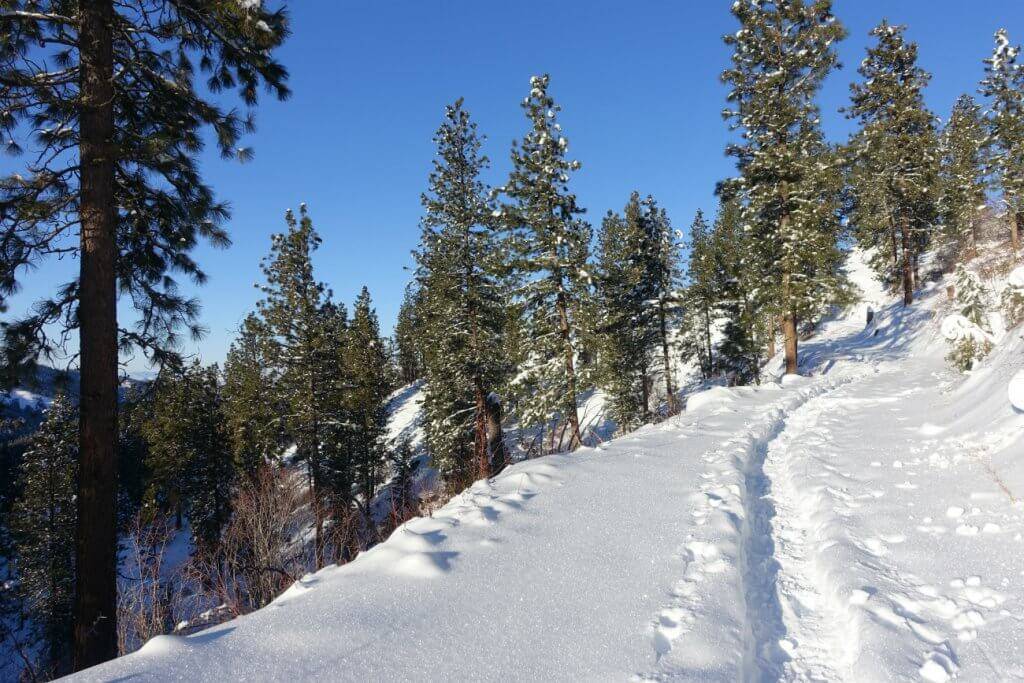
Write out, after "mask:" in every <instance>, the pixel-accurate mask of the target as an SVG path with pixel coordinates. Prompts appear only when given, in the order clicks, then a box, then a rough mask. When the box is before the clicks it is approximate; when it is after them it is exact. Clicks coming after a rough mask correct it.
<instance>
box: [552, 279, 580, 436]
mask: <svg viewBox="0 0 1024 683" xmlns="http://www.w3.org/2000/svg"><path fill="white" fill-rule="evenodd" d="M561 289H562V288H561V282H559V292H558V299H557V301H556V306H557V308H558V320H559V326H560V331H561V335H562V345H563V347H564V350H565V373H566V388H567V389H568V391H569V395H568V396H566V397H565V405H566V406H568V407H569V410H568V415H567V416H566V417H567V419H568V420H569V429H571V430H572V439H571V441H570V442H569V450H570V451H574V450H576V449H577V448H579V447H580V446H582V445H583V436H582V434H580V416H579V411H578V410H577V407H576V368H575V367H574V365H573V357H572V356H573V353H572V335H571V333H570V331H569V310H568V305H567V304H566V301H565V292H563V291H561ZM559 445H561V444H559Z"/></svg>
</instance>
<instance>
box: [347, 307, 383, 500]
mask: <svg viewBox="0 0 1024 683" xmlns="http://www.w3.org/2000/svg"><path fill="white" fill-rule="evenodd" d="M346 362H347V365H348V381H349V382H350V383H351V384H350V386H351V389H350V390H349V392H348V397H349V402H350V403H349V413H350V417H349V419H350V420H351V423H352V425H353V435H352V439H353V442H352V454H353V471H354V476H355V482H356V485H357V486H358V488H359V491H360V493H361V494H362V496H363V502H364V504H365V505H366V509H367V510H369V505H370V502H371V501H372V500H373V495H374V493H375V492H376V490H377V488H376V487H377V484H378V483H380V477H381V470H382V467H383V463H384V455H385V453H384V437H385V434H386V432H387V400H388V394H389V389H390V387H389V385H388V377H387V368H388V365H387V356H386V355H385V353H384V342H383V340H382V339H381V337H380V324H379V323H378V322H377V313H376V312H375V311H374V310H373V303H372V301H371V300H370V292H369V290H367V289H366V287H363V290H362V292H360V294H359V297H358V298H357V299H356V303H355V306H354V307H353V310H352V321H351V323H350V325H349V328H348V343H347V353H346Z"/></svg>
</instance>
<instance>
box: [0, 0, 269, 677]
mask: <svg viewBox="0 0 1024 683" xmlns="http://www.w3.org/2000/svg"><path fill="white" fill-rule="evenodd" d="M274 4H278V3H274ZM269 5H270V3H261V2H255V1H252V2H249V1H247V2H239V1H238V0H196V1H189V2H170V1H166V0H156V1H148V0H147V1H145V2H144V1H142V0H124V1H119V2H114V0H90V2H77V3H70V2H67V1H66V0H5V1H4V2H3V3H2V7H3V11H2V12H0V82H2V83H3V87H2V88H0V131H2V134H0V137H2V138H3V140H4V146H5V147H6V149H7V150H8V151H9V152H14V153H18V152H20V151H21V150H22V149H29V150H31V153H30V154H29V155H28V159H27V160H26V162H25V164H24V167H23V168H13V167H12V166H11V165H9V164H8V165H5V177H4V178H3V179H2V181H0V205H2V206H3V207H4V211H3V213H4V219H3V222H2V224H0V309H2V308H3V307H4V301H5V299H6V297H7V296H8V295H9V294H11V293H13V292H16V291H18V290H19V289H20V285H21V280H22V279H23V276H24V275H25V274H26V273H27V272H30V271H32V270H34V266H35V265H38V264H39V263H40V262H42V261H44V260H46V259H47V258H65V257H68V258H70V259H72V260H73V261H77V263H78V264H79V269H80V270H79V272H78V273H77V277H75V278H71V279H69V281H68V282H65V283H62V284H60V285H59V286H54V287H53V288H52V289H51V291H52V292H54V293H53V295H52V296H47V297H44V298H42V299H41V300H40V301H38V302H36V305H34V306H31V307H29V306H26V307H25V309H26V310H27V311H29V312H28V314H27V315H26V316H25V317H24V318H21V319H19V320H14V321H11V322H12V324H11V325H10V326H8V327H7V328H6V330H5V334H4V340H3V349H2V354H0V366H6V367H7V368H11V367H14V368H18V369H28V366H29V365H30V363H31V362H32V361H34V360H35V359H36V358H37V357H38V355H39V354H40V353H45V352H46V351H48V350H52V349H53V348H55V347H60V346H62V345H63V343H64V342H65V341H66V340H68V339H69V338H70V337H71V336H72V335H73V334H74V333H75V331H76V330H77V333H78V337H79V343H78V347H77V349H76V351H77V353H78V360H79V366H80V372H81V394H82V401H81V410H80V420H81V422H82V425H83V426H82V429H81V449H80V451H81V465H82V467H81V477H79V487H80V489H81V490H80V491H79V495H78V498H77V504H78V507H79V509H80V511H81V514H80V518H81V519H82V520H88V521H87V522H85V521H83V524H82V527H81V529H79V532H80V538H79V539H78V542H77V548H78V551H79V553H80V556H79V559H78V567H79V571H78V572H77V580H78V582H79V586H78V589H77V590H76V595H77V608H76V619H75V621H76V628H75V634H76V638H75V643H76V645H75V668H76V669H81V668H85V667H87V666H92V665H94V664H98V663H99V662H102V661H105V660H107V659H111V658H113V657H115V656H117V586H116V578H117V577H116V571H117V529H116V521H117V520H116V518H115V510H116V509H117V505H116V488H117V486H116V481H117V477H116V471H117V453H116V445H117V400H118V351H119V345H120V347H121V348H125V347H129V346H132V347H136V348H142V349H144V350H145V352H146V353H147V355H150V356H156V357H157V358H158V360H159V359H164V358H166V357H167V356H168V354H171V353H173V350H174V342H175V340H176V339H177V333H178V330H179V329H180V328H182V327H184V328H185V329H188V330H189V331H193V332H194V331H198V329H199V328H198V326H197V325H196V322H195V318H196V315H197V311H198V306H197V305H196V303H195V301H194V300H193V299H191V298H189V297H187V296H183V295H182V293H181V291H180V290H179V289H178V288H177V286H176V283H175V277H176V276H177V275H178V274H180V275H182V276H184V277H187V278H190V279H193V280H195V281H196V282H202V281H203V280H204V279H205V276H204V275H203V273H202V271H201V270H200V269H199V267H198V265H197V264H196V262H195V261H194V260H193V259H192V257H191V256H190V252H191V251H192V250H193V249H194V248H195V246H196V245H197V244H198V243H199V241H201V240H204V239H205V240H208V241H210V242H211V243H212V244H214V245H224V244H226V243H227V241H228V238H227V235H226V233H225V231H224V229H223V222H224V220H225V219H226V218H227V216H228V209H227V206H226V205H225V204H224V203H222V202H219V201H217V199H216V198H215V196H214V194H213V191H212V190H211V188H210V187H209V186H208V185H207V184H206V183H205V182H204V181H203V177H202V173H201V172H200V168H199V164H198V159H199V157H200V156H201V154H202V149H203V142H204V140H207V139H209V140H210V141H211V142H212V143H213V144H216V146H217V147H218V149H219V151H220V152H221V154H222V155H223V156H225V157H239V158H241V159H245V158H248V156H249V155H250V151H249V150H247V149H245V148H240V147H239V146H238V145H239V138H240V135H241V134H242V133H244V132H249V131H251V130H252V128H253V119H252V117H251V116H250V115H249V113H248V112H246V111H244V110H242V111H240V110H239V109H238V108H236V107H234V106H230V105H229V99H230V98H228V97H227V96H226V95H227V92H225V91H230V90H237V92H238V95H239V98H240V99H241V100H242V101H243V103H244V105H245V108H246V109H251V108H252V107H254V106H255V104H256V100H257V94H258V92H259V90H260V87H261V86H264V85H265V86H266V88H267V90H269V91H270V92H272V93H274V94H276V95H277V97H278V98H280V99H284V98H286V97H287V96H288V94H289V91H288V89H287V87H286V85H285V83H286V81H287V72H286V71H285V69H284V68H283V67H282V66H281V65H280V64H279V63H278V62H277V61H276V60H275V59H274V51H275V50H276V49H277V48H278V47H279V46H280V45H281V44H282V42H283V41H284V39H285V37H286V36H287V35H288V33H289V29H288V21H287V14H286V12H284V10H282V9H279V8H271V7H270V6H269ZM207 132H209V133H210V134H209V135H206V133H207ZM119 296H120V297H121V299H122V301H127V302H128V303H127V306H128V307H129V308H134V309H136V311H137V312H138V319H139V321H140V324H139V325H133V324H131V323H132V322H134V321H131V320H121V321H120V324H119V321H118V297H119Z"/></svg>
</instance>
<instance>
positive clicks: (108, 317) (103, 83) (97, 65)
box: [74, 0, 117, 670]
mask: <svg viewBox="0 0 1024 683" xmlns="http://www.w3.org/2000/svg"><path fill="white" fill-rule="evenodd" d="M79 8H80V13H81V28H80V32H79V53H80V60H81V68H80V83H79V85H80V88H81V92H80V97H81V112H80V119H79V128H80V131H79V132H80V136H81V140H80V143H79V154H80V163H81V172H80V173H81V181H80V182H81V188H80V197H79V212H80V219H81V250H82V260H81V264H80V280H79V305H78V321H79V325H80V327H79V335H80V336H79V340H80V341H79V352H80V357H79V364H80V365H79V367H80V371H81V401H80V417H79V474H78V524H77V533H76V538H75V577H76V586H75V607H74V621H75V627H74V667H75V670H81V669H84V668H86V667H90V666H93V665H95V664H99V663H101V662H104V661H106V660H108V659H112V658H114V657H116V656H117V584H116V571H117V528H116V519H115V510H116V495H117V450H116V449H117V277H116V273H115V269H116V265H117V234H116V231H117V206H116V204H115V198H114V148H113V141H112V138H113V135H114V82H113V78H114V54H113V42H112V36H111V27H112V25H113V22H114V8H113V3H112V0H93V1H91V2H84V3H81V4H80V5H79Z"/></svg>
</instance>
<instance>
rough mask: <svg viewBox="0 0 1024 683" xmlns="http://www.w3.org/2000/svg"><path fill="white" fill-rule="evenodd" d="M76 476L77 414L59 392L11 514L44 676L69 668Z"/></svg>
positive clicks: (27, 458) (30, 453)
mask: <svg viewBox="0 0 1024 683" xmlns="http://www.w3.org/2000/svg"><path fill="white" fill-rule="evenodd" d="M77 476H78V416H77V414H76V411H75V409H74V407H73V406H72V404H71V402H70V401H69V400H68V399H67V398H66V397H65V396H63V395H59V396H57V397H56V398H55V399H54V401H53V403H52V404H51V405H50V408H49V410H48V411H47V414H46V419H45V420H44V421H43V423H42V425H40V427H39V429H38V430H37V431H36V432H35V434H33V435H32V439H31V442H30V444H29V448H28V449H27V450H26V451H25V454H24V456H23V459H22V462H21V466H20V470H19V478H20V483H21V493H20V495H19V497H18V499H17V500H16V501H15V503H14V507H13V510H12V514H11V531H12V534H13V537H14V542H15V551H16V553H17V576H18V591H19V593H20V595H21V597H22V600H23V601H24V605H25V608H26V609H27V610H28V612H29V613H30V614H31V623H32V624H33V625H34V627H35V628H36V629H37V631H38V632H37V634H36V635H37V636H38V637H39V638H40V641H41V647H40V648H39V652H40V655H41V661H40V665H41V666H39V668H38V670H37V672H36V673H37V674H41V675H44V676H46V677H47V678H48V679H49V678H58V677H60V676H62V675H64V674H67V673H69V672H70V670H71V643H72V625H73V621H72V607H73V605H74V586H75V525H76V520H77V519H78V515H77V513H76V509H75V492H76V479H77Z"/></svg>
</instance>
